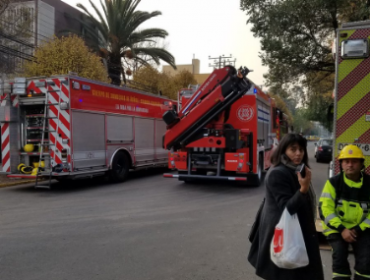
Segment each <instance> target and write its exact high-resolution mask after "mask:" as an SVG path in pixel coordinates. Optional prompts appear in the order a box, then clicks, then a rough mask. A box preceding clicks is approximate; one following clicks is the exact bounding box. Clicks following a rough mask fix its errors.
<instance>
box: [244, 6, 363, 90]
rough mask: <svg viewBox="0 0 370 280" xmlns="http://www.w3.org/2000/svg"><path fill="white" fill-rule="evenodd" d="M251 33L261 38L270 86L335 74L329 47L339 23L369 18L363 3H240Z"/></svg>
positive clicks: (263, 58) (263, 61) (262, 56)
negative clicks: (314, 74) (317, 74)
mask: <svg viewBox="0 0 370 280" xmlns="http://www.w3.org/2000/svg"><path fill="white" fill-rule="evenodd" d="M240 3H241V8H242V10H244V11H246V12H247V15H248V17H249V18H248V23H250V24H252V32H253V33H254V35H255V36H256V37H259V38H260V39H261V48H262V54H261V59H262V63H263V64H264V65H267V66H268V67H269V69H270V71H269V73H268V75H267V76H266V78H267V80H268V82H269V83H270V85H272V86H273V85H275V86H276V84H277V85H279V84H286V83H291V82H292V81H294V80H299V79H301V78H302V76H305V75H306V74H310V73H313V72H314V73H315V72H323V73H328V74H331V73H333V72H334V71H335V66H334V60H333V57H332V55H331V44H332V40H333V38H334V34H335V30H336V29H337V28H338V27H339V26H340V24H341V22H344V21H348V20H351V21H353V20H362V19H364V18H368V15H369V7H368V1H365V0H335V1H334V0H276V1H271V0H269V1H261V0H241V1H240Z"/></svg>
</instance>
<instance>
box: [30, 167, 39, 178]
mask: <svg viewBox="0 0 370 280" xmlns="http://www.w3.org/2000/svg"><path fill="white" fill-rule="evenodd" d="M38 171H39V169H38V168H34V169H32V173H31V175H33V176H36V175H37V172H38Z"/></svg>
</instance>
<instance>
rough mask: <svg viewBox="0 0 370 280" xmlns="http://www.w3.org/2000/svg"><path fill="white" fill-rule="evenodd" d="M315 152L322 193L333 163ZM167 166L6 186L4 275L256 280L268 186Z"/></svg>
mask: <svg viewBox="0 0 370 280" xmlns="http://www.w3.org/2000/svg"><path fill="white" fill-rule="evenodd" d="M309 154H310V155H311V158H310V162H311V163H312V170H313V173H314V178H313V183H314V185H315V187H316V190H317V194H318V196H319V195H320V191H321V188H322V185H323V183H324V181H325V179H326V173H327V167H328V164H324V163H316V162H314V158H313V157H312V155H313V144H312V143H310V146H309ZM163 172H164V170H156V171H149V172H141V173H138V172H137V173H132V174H131V177H130V179H129V180H128V181H127V182H125V183H123V184H109V183H106V182H102V181H97V180H94V181H87V182H83V181H80V182H78V183H77V184H75V185H74V186H63V185H61V184H54V185H53V189H52V190H35V189H33V187H32V186H30V185H28V186H18V187H12V188H5V189H0V240H1V243H0V279H2V280H23V279H25V280H50V279H52V280H62V279H63V280H64V279H68V280H98V279H99V280H103V279H104V280H115V279H117V280H118V279H119V280H122V279H125V280H126V279H127V280H136V279H137V280H145V279H148V280H149V279H150V280H171V279H174V280H188V279H189V280H190V279H191V280H195V279H197V280H198V279H199V280H217V279H222V280H226V279H230V280H231V279H232V280H235V279H246V280H253V279H259V278H257V277H256V276H254V271H253V268H252V267H251V266H250V265H249V263H248V262H247V259H246V256H247V253H248V250H249V242H248V241H247V236H248V232H249V229H250V226H251V224H252V222H253V220H254V216H255V213H256V209H257V208H258V206H259V204H260V202H261V200H262V197H263V195H264V186H261V187H259V188H252V187H244V186H240V185H231V184H229V183H227V184H220V183H209V184H193V185H188V184H184V183H182V182H179V181H177V180H176V179H164V178H162V176H161V174H162V173H163ZM322 256H323V263H324V269H325V273H326V279H330V274H331V272H330V263H331V261H330V253H329V252H322Z"/></svg>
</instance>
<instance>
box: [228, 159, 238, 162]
mask: <svg viewBox="0 0 370 280" xmlns="http://www.w3.org/2000/svg"><path fill="white" fill-rule="evenodd" d="M227 162H238V161H237V160H230V159H228V160H227Z"/></svg>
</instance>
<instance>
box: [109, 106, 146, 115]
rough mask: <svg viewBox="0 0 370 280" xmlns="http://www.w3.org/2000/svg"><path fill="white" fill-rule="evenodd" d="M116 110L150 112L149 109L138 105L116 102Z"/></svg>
mask: <svg viewBox="0 0 370 280" xmlns="http://www.w3.org/2000/svg"><path fill="white" fill-rule="evenodd" d="M116 110H122V111H130V112H140V113H149V109H147V108H141V107H138V106H136V107H135V106H130V105H123V104H116Z"/></svg>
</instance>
